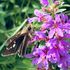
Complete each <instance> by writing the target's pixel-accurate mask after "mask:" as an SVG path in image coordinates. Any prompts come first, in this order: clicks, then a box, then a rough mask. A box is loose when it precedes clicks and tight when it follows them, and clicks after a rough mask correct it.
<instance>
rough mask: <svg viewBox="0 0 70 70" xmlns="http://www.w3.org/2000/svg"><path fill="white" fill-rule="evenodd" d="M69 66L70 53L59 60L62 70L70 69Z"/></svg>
mask: <svg viewBox="0 0 70 70" xmlns="http://www.w3.org/2000/svg"><path fill="white" fill-rule="evenodd" d="M69 66H70V55H69V54H65V55H63V56H60V61H59V62H58V67H59V68H60V69H62V70H68V67H69Z"/></svg>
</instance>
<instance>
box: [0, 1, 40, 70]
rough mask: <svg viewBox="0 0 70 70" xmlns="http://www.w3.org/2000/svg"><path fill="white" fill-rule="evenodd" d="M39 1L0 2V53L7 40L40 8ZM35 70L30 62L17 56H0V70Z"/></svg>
mask: <svg viewBox="0 0 70 70" xmlns="http://www.w3.org/2000/svg"><path fill="white" fill-rule="evenodd" d="M40 7H41V6H40V4H39V0H0V53H1V52H2V49H3V48H4V47H6V43H7V40H8V39H9V38H10V37H12V36H13V35H15V34H16V33H17V32H18V31H19V30H20V29H21V28H22V27H23V26H24V25H25V23H26V20H25V19H26V18H28V17H32V16H33V12H34V9H35V8H40ZM25 69H26V70H35V67H34V66H33V65H32V64H31V60H29V59H25V58H23V59H22V58H20V57H18V56H17V55H14V56H8V57H2V56H0V70H25Z"/></svg>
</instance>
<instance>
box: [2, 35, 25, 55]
mask: <svg viewBox="0 0 70 70" xmlns="http://www.w3.org/2000/svg"><path fill="white" fill-rule="evenodd" d="M24 36H25V34H22V35H20V36H19V37H15V38H14V39H13V38H12V39H10V40H11V42H9V44H8V46H7V48H6V49H5V50H4V52H3V53H2V55H3V56H9V55H13V54H16V53H17V50H18V49H19V46H20V44H21V43H22V41H23V39H24Z"/></svg>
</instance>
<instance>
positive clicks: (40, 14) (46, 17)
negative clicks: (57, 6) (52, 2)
mask: <svg viewBox="0 0 70 70" xmlns="http://www.w3.org/2000/svg"><path fill="white" fill-rule="evenodd" d="M34 14H35V15H36V17H37V20H38V22H47V21H49V20H51V16H50V15H48V14H46V13H44V12H42V11H39V10H38V9H35V10H34Z"/></svg>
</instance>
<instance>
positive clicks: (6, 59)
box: [0, 56, 15, 65]
mask: <svg viewBox="0 0 70 70" xmlns="http://www.w3.org/2000/svg"><path fill="white" fill-rule="evenodd" d="M14 62H15V56H8V57H2V56H0V64H4V65H5V64H9V63H14Z"/></svg>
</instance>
